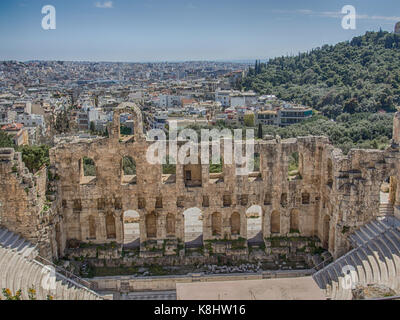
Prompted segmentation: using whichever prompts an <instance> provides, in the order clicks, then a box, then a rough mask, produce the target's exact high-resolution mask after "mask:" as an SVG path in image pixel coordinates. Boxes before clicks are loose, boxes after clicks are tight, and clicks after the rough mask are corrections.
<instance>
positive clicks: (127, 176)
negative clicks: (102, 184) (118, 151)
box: [121, 156, 137, 184]
mask: <svg viewBox="0 0 400 320" xmlns="http://www.w3.org/2000/svg"><path fill="white" fill-rule="evenodd" d="M121 167H122V170H121V171H122V174H121V183H122V184H136V183H137V179H136V162H135V160H133V158H132V157H130V156H125V157H123V158H122V163H121Z"/></svg>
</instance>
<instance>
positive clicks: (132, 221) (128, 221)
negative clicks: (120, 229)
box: [123, 210, 140, 248]
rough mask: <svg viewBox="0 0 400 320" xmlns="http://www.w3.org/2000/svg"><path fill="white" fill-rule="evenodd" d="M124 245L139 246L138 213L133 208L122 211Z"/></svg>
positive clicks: (128, 246)
mask: <svg viewBox="0 0 400 320" xmlns="http://www.w3.org/2000/svg"><path fill="white" fill-rule="evenodd" d="M123 219H124V220H123V221H124V247H127V248H137V247H139V246H140V215H139V213H138V212H136V211H134V210H128V211H125V212H124V216H123Z"/></svg>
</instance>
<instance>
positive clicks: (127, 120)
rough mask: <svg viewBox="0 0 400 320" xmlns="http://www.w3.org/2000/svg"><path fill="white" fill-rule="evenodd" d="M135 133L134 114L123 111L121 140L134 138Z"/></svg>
mask: <svg viewBox="0 0 400 320" xmlns="http://www.w3.org/2000/svg"><path fill="white" fill-rule="evenodd" d="M134 134H135V128H134V120H133V115H132V114H130V113H121V114H120V115H119V138H120V141H121V142H127V141H129V140H131V139H132V140H133V137H134Z"/></svg>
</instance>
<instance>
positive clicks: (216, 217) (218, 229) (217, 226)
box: [211, 212, 222, 236]
mask: <svg viewBox="0 0 400 320" xmlns="http://www.w3.org/2000/svg"><path fill="white" fill-rule="evenodd" d="M211 229H212V234H213V236H220V235H221V233H222V218H221V214H220V213H219V212H214V213H213V214H212V216H211Z"/></svg>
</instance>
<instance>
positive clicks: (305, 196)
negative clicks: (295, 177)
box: [301, 192, 310, 204]
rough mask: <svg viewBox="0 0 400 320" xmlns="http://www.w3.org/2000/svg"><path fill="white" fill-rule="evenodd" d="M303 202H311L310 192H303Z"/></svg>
mask: <svg viewBox="0 0 400 320" xmlns="http://www.w3.org/2000/svg"><path fill="white" fill-rule="evenodd" d="M301 203H302V204H310V194H309V193H308V192H303V193H302V194H301Z"/></svg>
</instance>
